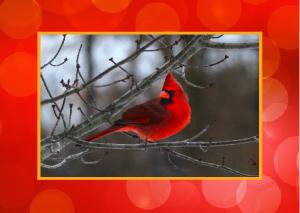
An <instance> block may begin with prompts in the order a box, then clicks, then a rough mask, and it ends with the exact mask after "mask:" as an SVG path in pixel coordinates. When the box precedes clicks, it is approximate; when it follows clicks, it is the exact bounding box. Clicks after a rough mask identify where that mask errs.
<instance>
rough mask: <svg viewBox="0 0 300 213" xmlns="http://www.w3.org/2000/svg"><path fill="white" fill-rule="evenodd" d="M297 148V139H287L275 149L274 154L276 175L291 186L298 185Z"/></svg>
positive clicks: (296, 137)
mask: <svg viewBox="0 0 300 213" xmlns="http://www.w3.org/2000/svg"><path fill="white" fill-rule="evenodd" d="M298 146H299V137H298V136H295V137H289V138H287V139H285V140H284V141H283V142H282V143H281V144H280V145H279V146H278V147H277V149H276V151H275V154H274V167H275V171H276V173H277V175H278V176H279V177H280V178H281V179H282V180H283V181H284V182H285V183H287V184H289V185H292V186H297V185H298V178H299V176H298V169H297V155H298V150H299V149H298ZM287 156H288V157H287Z"/></svg>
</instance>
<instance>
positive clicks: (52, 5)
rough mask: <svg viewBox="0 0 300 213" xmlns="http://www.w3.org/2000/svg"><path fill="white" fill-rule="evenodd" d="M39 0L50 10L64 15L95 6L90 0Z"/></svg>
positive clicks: (38, 0)
mask: <svg viewBox="0 0 300 213" xmlns="http://www.w3.org/2000/svg"><path fill="white" fill-rule="evenodd" d="M37 2H38V3H39V4H40V6H41V7H42V8H43V9H44V10H46V11H48V12H51V13H55V14H64V15H72V14H77V13H80V12H82V11H84V10H86V9H87V8H89V7H93V4H92V2H91V1H90V0H88V1H87V0H76V1H74V0H55V1H49V0H37Z"/></svg>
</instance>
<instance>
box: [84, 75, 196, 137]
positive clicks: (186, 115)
mask: <svg viewBox="0 0 300 213" xmlns="http://www.w3.org/2000/svg"><path fill="white" fill-rule="evenodd" d="M190 118H191V108H190V105H189V103H188V97H187V95H186V93H185V91H184V90H183V88H182V87H181V86H180V84H179V83H178V82H177V81H176V80H175V78H174V77H173V75H172V74H171V73H169V74H168V75H167V77H166V79H165V82H164V85H163V88H162V91H161V93H160V96H159V97H158V98H154V99H152V100H149V101H147V102H145V103H143V104H140V105H136V106H134V107H132V108H130V109H128V110H127V111H126V112H124V114H123V116H122V118H121V119H120V120H117V121H116V122H115V123H114V125H113V126H112V127H110V128H109V129H106V130H104V131H102V132H100V133H98V134H96V135H93V136H90V137H88V138H87V139H86V140H87V141H93V140H95V139H98V138H101V137H103V136H105V135H108V134H111V133H113V132H128V133H129V132H134V133H136V134H137V135H138V136H139V137H140V138H141V139H142V140H146V141H149V142H155V141H159V140H161V139H164V138H167V137H169V136H171V135H174V134H175V133H177V132H179V131H180V130H182V129H183V128H184V127H185V126H186V125H187V124H188V123H189V122H190Z"/></svg>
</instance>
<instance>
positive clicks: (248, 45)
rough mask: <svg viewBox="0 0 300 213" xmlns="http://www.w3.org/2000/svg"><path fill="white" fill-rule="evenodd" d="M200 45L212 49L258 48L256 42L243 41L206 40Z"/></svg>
mask: <svg viewBox="0 0 300 213" xmlns="http://www.w3.org/2000/svg"><path fill="white" fill-rule="evenodd" d="M201 45H202V47H205V48H213V49H249V48H255V49H256V48H258V47H259V43H258V42H243V43H222V42H215V41H206V42H202V43H201Z"/></svg>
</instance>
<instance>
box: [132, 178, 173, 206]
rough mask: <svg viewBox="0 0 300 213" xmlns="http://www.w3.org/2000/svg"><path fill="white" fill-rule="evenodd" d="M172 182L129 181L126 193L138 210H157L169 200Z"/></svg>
mask: <svg viewBox="0 0 300 213" xmlns="http://www.w3.org/2000/svg"><path fill="white" fill-rule="evenodd" d="M170 191H171V184H170V181H163V180H157V181H127V183H126V192H127V195H128V198H129V200H130V201H131V202H132V203H133V204H134V205H135V206H137V207H138V208H141V209H145V210H148V209H155V208H158V207H160V206H161V205H163V204H164V203H165V202H166V201H167V199H168V198H169V195H170Z"/></svg>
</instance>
